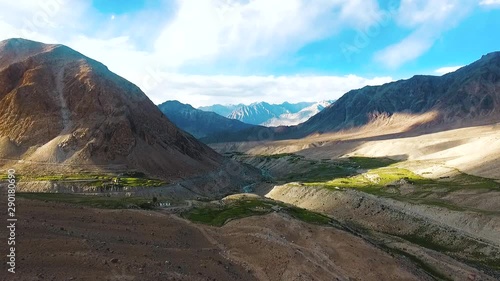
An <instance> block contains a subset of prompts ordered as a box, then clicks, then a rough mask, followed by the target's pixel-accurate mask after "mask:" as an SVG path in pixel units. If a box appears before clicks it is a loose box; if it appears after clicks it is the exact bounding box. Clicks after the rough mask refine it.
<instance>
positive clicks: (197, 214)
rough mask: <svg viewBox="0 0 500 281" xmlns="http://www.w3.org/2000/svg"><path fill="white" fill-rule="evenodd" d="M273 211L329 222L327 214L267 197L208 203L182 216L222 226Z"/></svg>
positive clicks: (308, 219) (309, 220)
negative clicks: (222, 203)
mask: <svg viewBox="0 0 500 281" xmlns="http://www.w3.org/2000/svg"><path fill="white" fill-rule="evenodd" d="M273 211H280V212H285V213H287V214H289V215H290V216H292V217H294V218H296V219H298V220H301V221H304V222H307V223H312V224H320V225H327V224H329V223H330V222H331V219H330V218H329V217H327V216H324V215H321V214H318V213H314V212H311V211H308V210H305V209H301V208H297V207H292V206H287V205H285V204H283V203H280V202H275V201H272V200H267V199H241V200H226V202H225V204H224V205H215V204H211V205H210V204H209V205H206V206H204V207H195V208H193V209H191V210H189V211H187V212H185V213H184V214H183V217H185V218H186V219H188V220H190V221H193V222H196V223H203V224H208V225H213V226H223V225H224V224H226V223H227V222H229V221H231V220H234V219H241V218H245V217H250V216H258V215H265V214H269V213H271V212H273Z"/></svg>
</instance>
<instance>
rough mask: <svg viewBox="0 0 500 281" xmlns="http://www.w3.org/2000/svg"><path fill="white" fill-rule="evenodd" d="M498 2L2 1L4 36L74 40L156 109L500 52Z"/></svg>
mask: <svg viewBox="0 0 500 281" xmlns="http://www.w3.org/2000/svg"><path fill="white" fill-rule="evenodd" d="M499 30H500V0H474V1H473V0H440V1H436V0H314V1H310V0H134V1H112V0H94V1H91V0H44V1H42V0H40V1H34V0H17V1H11V0H0V40H4V39H9V38H19V37H20V38H26V39H31V40H35V41H40V42H44V43H57V44H65V45H67V46H69V47H71V48H73V49H75V50H77V51H79V52H81V53H83V54H84V55H86V56H89V57H91V58H93V59H96V60H98V61H101V62H102V63H104V64H105V65H107V66H108V68H109V69H110V70H112V71H113V72H115V73H117V74H119V75H121V76H123V77H125V78H126V79H128V80H130V81H131V82H133V83H134V84H136V85H138V86H139V87H140V88H141V89H142V90H143V91H144V92H145V93H146V94H147V95H148V97H149V98H150V99H151V100H152V101H153V102H154V103H156V104H159V103H161V102H164V101H167V100H179V101H181V102H184V103H189V104H191V105H193V106H196V107H198V106H204V105H212V104H239V103H246V104H249V103H252V102H259V101H266V102H269V103H282V102H284V101H289V102H299V101H321V100H332V99H337V98H339V97H340V96H342V95H343V94H344V93H346V92H348V91H349V90H351V89H357V88H361V87H364V86H366V85H380V84H384V83H387V82H390V81H394V80H399V79H407V78H410V77H411V76H413V75H416V74H428V75H443V74H445V73H447V72H451V71H454V70H456V69H457V68H459V67H461V66H464V65H466V64H469V63H471V62H473V61H475V60H477V59H479V58H480V57H481V56H482V55H484V54H487V53H489V52H494V51H500V36H498V34H499Z"/></svg>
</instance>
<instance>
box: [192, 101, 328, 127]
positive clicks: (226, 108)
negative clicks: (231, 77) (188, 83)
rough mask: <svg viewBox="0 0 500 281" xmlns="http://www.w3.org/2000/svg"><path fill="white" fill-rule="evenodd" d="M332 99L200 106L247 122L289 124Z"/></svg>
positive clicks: (293, 123)
mask: <svg viewBox="0 0 500 281" xmlns="http://www.w3.org/2000/svg"><path fill="white" fill-rule="evenodd" d="M332 103H333V101H321V102H317V103H314V102H300V103H288V102H284V103H282V104H269V103H267V102H258V103H252V104H250V105H244V104H239V105H220V104H216V105H212V106H206V107H200V108H199V109H200V110H203V111H212V112H215V113H217V114H219V115H222V116H224V117H227V118H230V119H236V120H240V121H242V122H244V123H247V124H253V125H262V126H291V125H297V124H299V123H302V122H305V121H306V120H307V119H309V118H310V117H312V116H313V115H315V114H317V113H318V112H319V111H321V110H323V109H324V108H325V107H327V106H329V105H330V104H332Z"/></svg>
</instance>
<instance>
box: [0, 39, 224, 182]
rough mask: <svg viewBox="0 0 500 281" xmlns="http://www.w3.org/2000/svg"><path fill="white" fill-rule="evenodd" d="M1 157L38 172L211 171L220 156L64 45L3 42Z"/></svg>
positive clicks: (100, 67) (165, 175)
mask: <svg viewBox="0 0 500 281" xmlns="http://www.w3.org/2000/svg"><path fill="white" fill-rule="evenodd" d="M0 120H1V121H0V158H1V159H3V164H4V165H6V166H9V167H12V165H14V163H12V162H7V163H8V164H6V162H5V161H7V160H6V159H14V160H15V159H22V160H24V162H23V163H17V162H16V163H15V165H16V166H29V169H26V170H33V172H35V173H36V172H40V173H41V172H56V171H68V170H78V169H90V168H92V169H100V170H117V169H118V170H138V171H142V172H145V173H146V174H148V175H154V176H158V177H162V178H176V177H179V176H188V175H192V174H196V173H200V172H203V171H209V170H213V169H214V168H216V167H217V166H219V163H220V161H221V158H220V156H219V155H218V154H216V153H215V152H214V151H212V150H211V149H210V148H208V147H207V146H205V145H203V144H201V143H199V142H198V141H196V140H195V139H194V138H193V137H192V136H190V135H189V134H186V133H184V132H182V131H180V130H179V129H177V128H176V127H175V126H174V125H173V124H172V123H171V122H170V121H169V120H168V119H167V118H166V117H165V116H164V115H163V114H162V113H161V112H160V111H159V110H158V108H157V107H156V106H155V105H154V104H153V103H152V102H151V101H150V100H149V99H148V98H147V97H146V95H145V94H144V93H143V92H142V91H141V90H140V89H139V88H138V87H137V86H135V85H134V84H132V83H130V82H128V81H126V80H125V79H123V78H121V77H120V76H118V75H116V74H114V73H112V72H111V71H109V70H108V69H107V67H106V66H104V65H103V64H101V63H99V62H97V61H94V60H92V59H90V58H87V57H85V56H83V55H82V54H80V53H78V52H76V51H74V50H72V49H70V48H68V47H65V46H62V45H45V44H42V43H37V42H33V41H28V40H23V39H11V40H7V41H3V42H0Z"/></svg>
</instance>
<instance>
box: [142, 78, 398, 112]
mask: <svg viewBox="0 0 500 281" xmlns="http://www.w3.org/2000/svg"><path fill="white" fill-rule="evenodd" d="M155 77H156V78H155V79H157V80H156V81H157V82H158V84H157V85H156V87H154V88H152V89H151V90H150V91H148V93H149V97H150V98H151V99H152V100H153V102H155V103H161V102H164V101H167V100H180V101H182V102H185V103H189V104H192V105H193V106H202V105H211V104H215V103H222V104H232V103H234V104H237V103H248V104H249V103H252V102H258V101H267V102H271V103H281V102H284V101H289V102H298V101H320V100H328V99H337V98H339V97H341V96H342V95H343V94H344V93H346V92H348V91H349V90H352V89H357V88H361V87H364V86H366V85H380V84H384V83H388V82H391V81H393V79H392V78H391V77H375V78H370V79H369V78H363V77H359V76H356V75H347V76H226V75H219V76H201V75H181V74H173V73H157V74H156V76H155ZM153 80H154V79H153Z"/></svg>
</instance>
